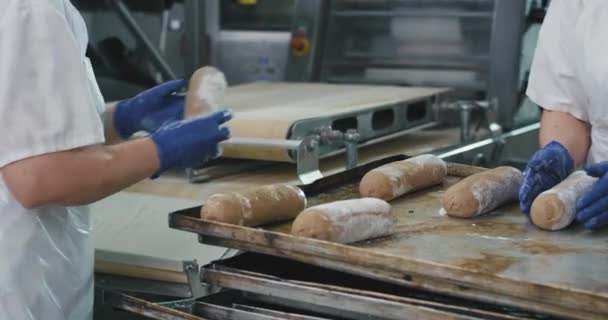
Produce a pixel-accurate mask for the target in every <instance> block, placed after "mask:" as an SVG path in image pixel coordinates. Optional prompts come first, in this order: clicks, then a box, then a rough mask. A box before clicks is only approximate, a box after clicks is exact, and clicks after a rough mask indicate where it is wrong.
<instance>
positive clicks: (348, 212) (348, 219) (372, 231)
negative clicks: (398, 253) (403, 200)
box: [291, 198, 395, 243]
mask: <svg viewBox="0 0 608 320" xmlns="http://www.w3.org/2000/svg"><path fill="white" fill-rule="evenodd" d="M394 224H395V217H394V216H393V214H392V213H391V206H390V204H388V203H387V202H386V201H383V200H380V199H375V198H363V199H354V200H344V201H336V202H332V203H327V204H322V205H319V206H315V207H311V208H308V209H306V210H304V211H303V212H302V213H300V214H299V215H298V217H297V218H296V220H295V221H294V222H293V225H292V226H291V233H292V234H293V235H295V236H298V237H306V238H314V239H319V240H326V241H332V242H339V243H351V242H357V241H362V240H366V239H371V238H377V237H382V236H386V235H388V234H390V233H391V231H392V228H393V225H394Z"/></svg>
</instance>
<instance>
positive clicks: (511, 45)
mask: <svg viewBox="0 0 608 320" xmlns="http://www.w3.org/2000/svg"><path fill="white" fill-rule="evenodd" d="M495 1H496V4H495V6H496V9H495V12H494V21H493V25H492V38H491V41H490V55H491V59H490V65H489V73H488V79H489V80H490V81H488V89H487V91H488V92H487V96H488V98H489V99H492V98H496V99H497V101H498V112H499V114H498V123H499V124H500V125H501V126H503V127H504V128H505V129H507V130H509V129H511V128H512V126H513V121H514V120H515V119H514V118H515V113H516V112H517V109H518V108H519V84H520V83H519V72H520V68H519V64H520V59H521V47H522V36H523V34H524V27H525V20H526V17H525V8H526V1H525V0H495Z"/></svg>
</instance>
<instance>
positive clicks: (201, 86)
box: [184, 66, 228, 119]
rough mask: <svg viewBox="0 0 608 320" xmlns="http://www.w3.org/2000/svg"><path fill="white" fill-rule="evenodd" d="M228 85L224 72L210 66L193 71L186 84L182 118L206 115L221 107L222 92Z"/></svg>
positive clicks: (222, 101)
mask: <svg viewBox="0 0 608 320" xmlns="http://www.w3.org/2000/svg"><path fill="white" fill-rule="evenodd" d="M227 87H228V83H227V82H226V77H224V74H223V73H222V72H221V71H220V70H218V69H216V68H214V67H210V66H206V67H202V68H200V69H198V70H196V71H195V72H194V74H193V75H192V77H191V78H190V82H189V84H188V93H187V94H186V104H185V108H184V118H186V119H190V118H193V117H196V116H203V115H208V114H210V113H212V112H215V111H219V109H220V107H223V103H224V92H225V91H226V88H227Z"/></svg>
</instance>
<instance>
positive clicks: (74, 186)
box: [0, 0, 230, 320]
mask: <svg viewBox="0 0 608 320" xmlns="http://www.w3.org/2000/svg"><path fill="white" fill-rule="evenodd" d="M87 41H88V39H87V31H86V27H85V24H84V21H83V19H82V17H81V16H80V15H79V13H78V12H77V11H76V9H75V8H74V7H73V6H72V5H71V4H70V2H69V0H2V1H0V319H2V320H9V319H10V320H22V319H27V320H60V319H73V320H83V319H91V318H92V310H93V255H94V246H93V242H92V240H93V239H92V226H91V222H92V219H91V218H90V217H89V212H88V209H87V207H86V206H85V205H86V204H89V203H91V202H94V201H97V200H99V199H102V198H104V197H106V196H108V195H111V194H113V193H115V192H117V191H120V190H121V189H123V188H125V187H127V186H129V185H132V184H134V183H136V182H137V181H140V180H143V179H146V178H148V177H151V176H157V175H159V174H161V173H163V172H164V171H166V170H168V169H170V168H179V167H187V166H190V165H193V164H195V163H196V162H198V161H200V160H201V159H205V158H207V157H212V156H214V155H216V153H217V144H218V142H220V141H222V140H224V139H226V138H227V137H228V136H229V131H228V129H226V128H223V127H222V126H221V125H222V124H223V123H224V122H225V121H228V120H229V118H230V114H228V113H216V114H213V115H211V116H209V117H206V118H198V119H195V120H181V119H182V118H183V116H182V114H183V105H184V101H183V100H184V99H183V97H181V96H178V95H176V94H175V92H176V91H179V90H180V89H182V87H183V86H184V81H173V82H169V83H166V84H163V85H161V86H159V87H156V88H152V89H150V90H148V91H146V92H144V93H142V94H140V95H138V96H137V97H135V98H132V99H128V100H125V101H122V102H119V103H118V104H115V105H114V106H111V107H109V108H106V106H105V105H104V102H103V98H102V97H101V94H100V92H99V89H98V87H97V84H96V82H95V78H94V75H93V72H92V69H91V65H90V63H89V61H88V60H87V58H86V57H85V50H86V47H87ZM139 131H148V132H149V133H150V135H149V136H148V137H146V138H139V139H130V140H129V141H126V140H127V139H128V138H129V137H131V136H132V135H133V134H134V133H135V132H139Z"/></svg>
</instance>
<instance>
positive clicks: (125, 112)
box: [114, 80, 186, 139]
mask: <svg viewBox="0 0 608 320" xmlns="http://www.w3.org/2000/svg"><path fill="white" fill-rule="evenodd" d="M185 85H186V81H185V80H173V81H169V82H166V83H163V84H161V85H158V86H156V87H154V88H152V89H149V90H146V91H144V92H142V93H140V94H138V95H137V96H135V97H133V98H131V99H127V100H124V101H121V102H119V103H118V104H117V105H116V110H114V128H115V129H116V132H118V134H119V135H120V136H121V137H122V138H123V139H128V138H129V137H130V136H131V135H133V134H134V133H135V132H137V131H147V132H154V131H156V130H157V129H158V128H160V127H161V126H162V125H163V124H164V123H166V122H169V121H176V120H181V119H183V117H184V99H185V97H184V96H181V95H177V94H176V92H178V91H179V90H180V89H182V88H183V87H184V86H185Z"/></svg>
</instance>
